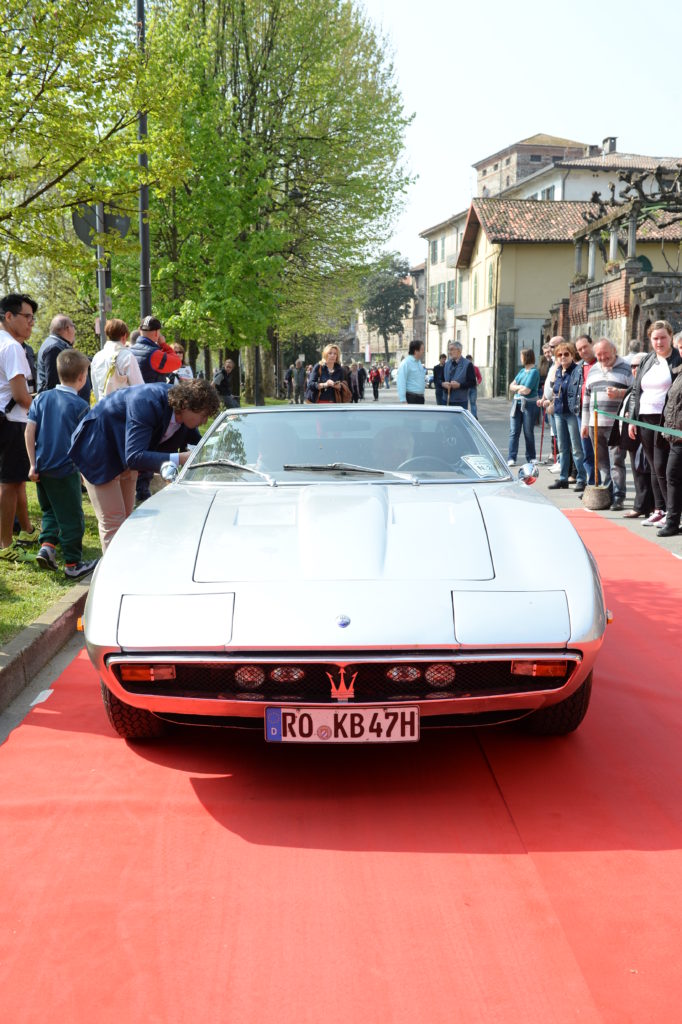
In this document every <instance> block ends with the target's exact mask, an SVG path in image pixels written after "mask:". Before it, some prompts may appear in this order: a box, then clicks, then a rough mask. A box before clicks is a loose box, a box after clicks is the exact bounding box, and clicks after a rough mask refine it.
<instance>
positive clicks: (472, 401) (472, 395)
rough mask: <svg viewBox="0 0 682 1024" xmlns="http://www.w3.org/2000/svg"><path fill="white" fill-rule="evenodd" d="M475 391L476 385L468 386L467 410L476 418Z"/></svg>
mask: <svg viewBox="0 0 682 1024" xmlns="http://www.w3.org/2000/svg"><path fill="white" fill-rule="evenodd" d="M477 392H478V388H477V387H475V388H469V410H470V411H471V415H472V416H473V417H474V419H476V420H477V419H478V408H477V406H476V394H477Z"/></svg>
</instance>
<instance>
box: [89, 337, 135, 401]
mask: <svg viewBox="0 0 682 1024" xmlns="http://www.w3.org/2000/svg"><path fill="white" fill-rule="evenodd" d="M104 333H105V334H106V336H107V341H106V344H105V345H104V348H102V349H100V351H99V352H97V353H96V354H95V355H94V356H93V357H92V363H91V364H90V376H91V377H92V391H93V394H94V397H95V402H99V400H100V398H104V396H105V395H110V394H111V393H112V392H113V391H118V389H119V388H127V387H130V386H132V385H133V384H144V380H143V379H142V371H141V370H140V366H139V363H138V361H137V359H136V358H135V356H134V355H133V353H132V352H131V351H130V349H129V348H128V347H127V342H128V338H129V337H130V332H129V330H128V325H127V324H126V323H125V321H123V320H116V319H113V320H107V322H106V324H105V325H104Z"/></svg>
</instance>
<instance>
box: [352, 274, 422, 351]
mask: <svg viewBox="0 0 682 1024" xmlns="http://www.w3.org/2000/svg"><path fill="white" fill-rule="evenodd" d="M409 274H410V265H409V263H408V262H407V260H405V259H402V258H401V257H399V256H397V255H395V254H393V255H392V256H390V257H388V258H387V259H386V260H384V261H383V263H382V264H380V265H379V266H378V267H377V268H376V270H375V271H374V273H372V274H371V275H370V276H369V278H368V279H367V283H366V298H365V301H364V303H363V307H362V308H363V312H364V314H365V323H366V324H367V326H368V327H369V328H370V329H371V330H373V331H378V332H379V334H380V335H381V337H382V338H383V339H384V348H385V350H386V360H387V361H388V358H389V354H388V339H389V336H390V335H391V334H400V333H401V332H402V329H403V320H404V318H405V317H406V316H408V314H409V311H410V305H411V303H412V300H413V299H414V297H415V293H414V288H413V287H412V285H411V284H408V283H407V280H406V278H408V277H409Z"/></svg>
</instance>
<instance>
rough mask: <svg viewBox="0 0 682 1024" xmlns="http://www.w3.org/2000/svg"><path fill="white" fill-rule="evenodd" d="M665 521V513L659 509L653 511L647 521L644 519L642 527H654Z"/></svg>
mask: <svg viewBox="0 0 682 1024" xmlns="http://www.w3.org/2000/svg"><path fill="white" fill-rule="evenodd" d="M664 519H665V512H662V511H661V510H660V508H656V509H654V511H653V512H652V513H651V515H650V516H649V518H648V519H645V520H644V522H643V523H642V526H656V524H657V523H661V522H663V520H664Z"/></svg>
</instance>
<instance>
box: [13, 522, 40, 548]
mask: <svg viewBox="0 0 682 1024" xmlns="http://www.w3.org/2000/svg"><path fill="white" fill-rule="evenodd" d="M39 537H40V529H39V527H37V526H34V527H33V529H32V530H20V531H19V533H18V534H17V536H16V537H15V541H16V543H17V544H22V545H23V546H24V547H30V545H31V544H37V543H38V538H39Z"/></svg>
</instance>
